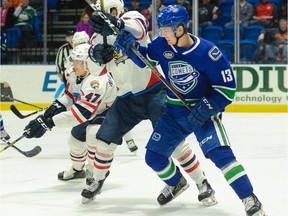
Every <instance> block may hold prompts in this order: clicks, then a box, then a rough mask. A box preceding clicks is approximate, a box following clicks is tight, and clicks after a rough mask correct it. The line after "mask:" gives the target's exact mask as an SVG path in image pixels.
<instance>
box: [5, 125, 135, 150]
mask: <svg viewBox="0 0 288 216" xmlns="http://www.w3.org/2000/svg"><path fill="white" fill-rule="evenodd" d="M0 136H1V140H3V141H4V142H5V141H8V140H9V139H10V136H9V134H8V133H7V132H6V131H5V130H4V129H3V130H1V131H0ZM136 147H137V146H136Z"/></svg>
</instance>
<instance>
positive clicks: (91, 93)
mask: <svg viewBox="0 0 288 216" xmlns="http://www.w3.org/2000/svg"><path fill="white" fill-rule="evenodd" d="M66 77H67V85H66V89H65V93H64V94H63V96H62V97H61V98H59V99H58V100H59V101H60V102H61V103H62V104H63V105H64V106H65V107H66V109H67V111H66V112H62V113H59V114H57V115H55V116H53V117H52V120H53V122H54V124H55V126H56V127H74V126H76V125H78V124H81V123H83V122H85V121H87V120H91V119H93V118H94V117H95V116H96V115H98V114H100V113H102V112H104V111H105V110H107V109H109V107H110V106H111V105H112V103H113V101H114V100H115V98H116V92H117V87H116V85H115V83H114V81H113V79H112V78H111V75H110V74H109V73H106V74H104V75H101V76H95V75H92V74H89V75H88V76H87V77H85V78H84V79H83V80H82V81H80V80H79V79H77V77H76V75H75V73H74V71H73V68H70V69H69V71H68V72H67V73H66Z"/></svg>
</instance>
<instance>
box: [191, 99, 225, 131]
mask: <svg viewBox="0 0 288 216" xmlns="http://www.w3.org/2000/svg"><path fill="white" fill-rule="evenodd" d="M220 111H221V110H220V107H219V105H218V104H217V103H216V102H215V101H214V100H212V99H210V98H205V97H203V98H202V99H201V100H200V101H199V102H198V103H197V104H196V105H195V106H194V107H193V109H192V110H191V113H190V114H189V116H188V119H189V121H190V122H191V123H192V128H194V129H195V128H199V127H202V126H203V125H204V124H205V122H206V121H207V120H208V119H209V118H210V117H211V116H213V115H215V114H216V113H218V112H220Z"/></svg>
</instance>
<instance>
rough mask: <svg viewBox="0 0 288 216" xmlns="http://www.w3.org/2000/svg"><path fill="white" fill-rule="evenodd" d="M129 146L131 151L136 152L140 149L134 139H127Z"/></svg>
mask: <svg viewBox="0 0 288 216" xmlns="http://www.w3.org/2000/svg"><path fill="white" fill-rule="evenodd" d="M126 143H127V146H128V148H129V150H130V152H131V153H134V154H136V151H137V150H138V147H137V146H136V144H135V142H134V140H133V139H131V140H128V141H126Z"/></svg>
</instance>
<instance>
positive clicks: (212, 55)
mask: <svg viewBox="0 0 288 216" xmlns="http://www.w3.org/2000/svg"><path fill="white" fill-rule="evenodd" d="M208 55H209V57H210V58H211V59H212V60H213V61H218V59H219V58H220V57H221V56H222V53H221V51H220V50H219V49H218V47H216V46H213V47H212V48H211V49H210V50H209V52H208Z"/></svg>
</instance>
